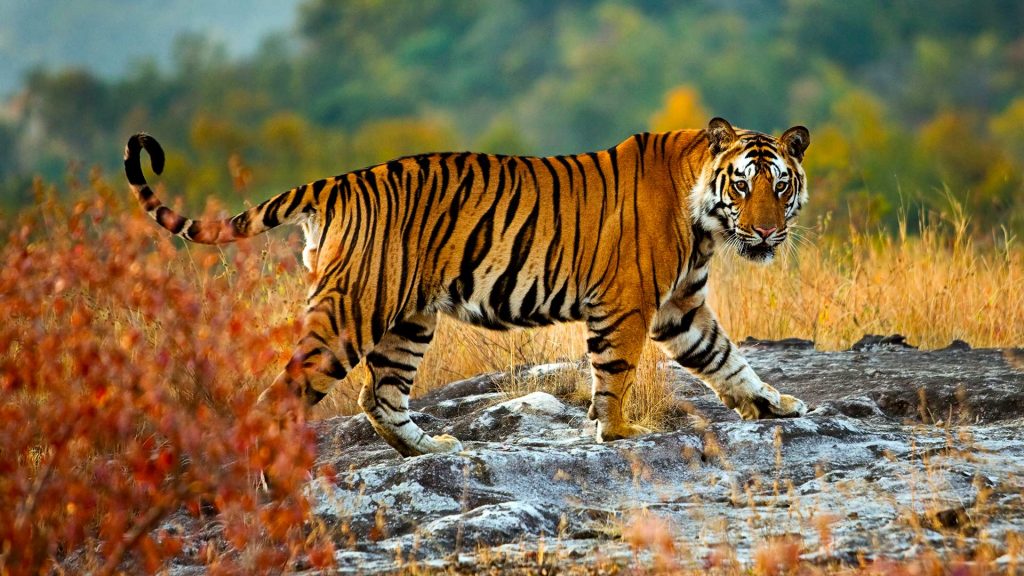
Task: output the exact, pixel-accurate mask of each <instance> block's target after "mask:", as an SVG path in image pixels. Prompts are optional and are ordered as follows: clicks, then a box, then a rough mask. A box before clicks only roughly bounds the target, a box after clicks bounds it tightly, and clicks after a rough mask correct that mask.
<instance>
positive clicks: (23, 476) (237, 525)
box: [0, 178, 333, 574]
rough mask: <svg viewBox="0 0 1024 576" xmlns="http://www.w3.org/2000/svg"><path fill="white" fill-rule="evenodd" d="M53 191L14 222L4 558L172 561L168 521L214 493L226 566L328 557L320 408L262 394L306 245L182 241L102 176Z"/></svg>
mask: <svg viewBox="0 0 1024 576" xmlns="http://www.w3.org/2000/svg"><path fill="white" fill-rule="evenodd" d="M53 196H54V195H53V193H52V191H47V190H44V189H43V187H42V185H39V184H37V198H38V200H37V202H36V205H35V207H34V208H32V209H30V210H27V211H25V212H24V213H23V214H21V215H20V216H19V218H18V221H16V222H10V221H9V222H6V223H4V224H3V225H2V227H4V228H7V230H8V233H7V234H8V236H7V240H6V243H5V244H3V245H2V246H0V255H2V268H0V319H2V321H0V573H2V574H17V573H25V574H29V573H39V572H45V571H50V570H53V569H61V568H64V569H70V570H71V571H76V572H77V571H85V570H87V571H89V572H96V573H109V572H112V571H115V570H117V569H119V568H120V569H125V567H126V566H127V567H129V568H130V571H139V570H145V571H148V572H153V571H155V570H157V569H159V568H160V567H161V566H162V565H164V564H165V562H166V561H167V560H168V559H169V558H170V557H172V556H175V555H176V554H179V553H180V551H181V548H182V541H181V539H180V536H173V535H170V534H168V533H165V532H162V531H161V530H159V527H160V525H161V522H162V521H164V520H166V519H167V518H168V516H169V515H170V514H172V513H176V512H178V511H180V510H182V509H185V510H188V511H189V512H190V513H192V514H197V515H198V514H200V513H201V512H202V511H203V510H206V511H209V510H210V509H211V505H212V507H213V508H214V509H215V510H216V511H217V514H219V517H218V519H217V520H218V522H220V523H222V524H223V526H224V530H223V534H225V535H226V536H229V537H226V538H225V542H224V543H223V544H222V545H221V549H220V550H216V551H215V552H216V553H215V554H211V555H209V556H207V558H208V559H211V560H212V561H213V562H215V563H216V564H217V566H218V567H220V568H224V569H227V571H241V572H254V571H265V570H268V569H280V568H284V567H286V566H287V565H288V563H290V562H296V561H300V560H301V561H303V562H307V561H311V562H315V563H316V564H317V565H324V564H325V563H329V561H330V559H331V558H333V554H331V553H330V550H331V548H330V543H329V542H326V541H321V540H320V539H318V538H315V537H309V533H308V528H307V527H304V524H305V523H306V522H307V521H308V520H309V516H310V514H309V510H308V504H307V503H306V501H305V500H304V499H303V498H302V497H301V494H300V489H301V486H302V485H303V483H304V482H305V481H306V480H307V478H308V475H309V472H310V469H311V467H312V464H313V458H314V439H313V437H312V435H311V433H310V432H309V431H308V428H307V427H306V426H305V416H304V413H303V411H302V409H301V407H300V406H299V405H298V402H297V401H290V400H287V399H286V400H284V401H283V402H282V403H278V404H276V405H274V406H269V405H268V406H262V405H261V406H257V405H256V403H255V401H256V397H257V395H258V392H259V388H260V387H261V386H262V385H264V384H266V383H269V382H270V381H271V380H272V379H273V377H274V374H275V372H276V371H277V370H278V369H279V368H280V367H281V366H283V365H284V361H285V360H286V359H287V356H288V354H289V353H290V350H291V346H292V344H293V343H294V341H295V340H296V339H297V328H296V327H294V326H293V325H294V324H295V322H294V321H293V320H291V319H290V317H289V316H287V315H284V314H282V312H281V309H282V308H287V312H289V313H293V312H295V311H296V310H298V302H296V300H298V298H297V297H296V296H295V295H293V294H292V293H291V292H289V293H285V294H284V295H282V292H281V286H282V285H290V286H296V287H297V286H298V284H300V282H295V281H293V282H289V281H288V280H289V279H288V278H287V277H286V278H285V279H280V278H274V276H276V275H281V274H285V275H291V276H295V274H297V271H296V264H295V263H296V258H295V254H294V252H293V250H291V249H289V248H288V247H287V246H286V245H283V244H281V243H279V244H278V245H274V244H272V243H271V241H270V240H266V241H262V242H261V241H253V242H248V243H243V244H240V245H238V246H236V247H232V248H231V249H230V250H228V251H220V252H217V251H214V250H213V249H208V248H203V249H179V248H178V247H177V246H178V244H177V243H178V241H176V240H174V239H172V238H170V237H169V235H168V234H167V233H166V232H164V231H163V230H161V229H160V228H159V227H157V226H155V225H154V224H153V223H152V222H150V221H149V220H148V219H147V218H146V217H145V215H144V214H143V212H142V211H141V210H139V209H138V207H137V206H135V205H134V204H133V203H131V202H128V199H129V197H128V195H127V193H126V192H122V191H116V190H113V189H111V188H109V187H108V186H106V185H105V184H104V183H103V182H102V181H100V180H99V179H98V178H94V179H93V182H92V185H91V187H90V188H89V189H86V190H84V193H83V194H80V196H81V197H82V198H83V199H82V200H80V201H78V202H76V203H74V204H73V205H70V203H61V202H59V201H56V200H54V199H53ZM291 279H292V280H295V278H291ZM292 292H294V291H292ZM260 470H266V471H267V472H268V474H269V476H270V477H271V478H272V479H273V482H272V486H271V491H270V493H269V494H264V493H261V492H260V491H259V490H258V489H257V488H256V485H257V482H256V480H257V478H258V476H259V472H260ZM261 563H263V564H261Z"/></svg>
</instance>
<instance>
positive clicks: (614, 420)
mask: <svg viewBox="0 0 1024 576" xmlns="http://www.w3.org/2000/svg"><path fill="white" fill-rule="evenodd" d="M587 328H588V334H589V338H587V349H588V351H589V352H590V365H591V371H592V378H593V388H592V390H591V401H590V410H589V412H588V413H587V416H588V417H589V418H590V419H591V420H596V421H597V433H596V440H597V441H598V442H610V441H612V440H619V439H622V438H632V437H635V436H640V435H643V434H649V433H650V432H651V431H650V430H649V429H647V428H645V427H643V426H640V425H638V424H633V423H631V422H629V420H628V419H627V418H626V413H625V407H626V402H627V400H628V399H629V395H630V392H631V391H632V388H633V384H634V382H635V381H636V365H637V362H638V361H639V359H640V352H641V351H642V349H643V344H644V339H645V337H646V336H645V331H646V324H645V323H644V321H643V319H642V316H641V315H640V314H637V313H634V312H616V313H611V314H608V315H606V316H602V317H600V318H591V319H590V320H588V321H587Z"/></svg>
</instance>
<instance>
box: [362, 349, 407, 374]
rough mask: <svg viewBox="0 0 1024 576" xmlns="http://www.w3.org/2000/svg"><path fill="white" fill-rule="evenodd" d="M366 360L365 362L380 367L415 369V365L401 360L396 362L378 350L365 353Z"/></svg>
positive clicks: (403, 369)
mask: <svg viewBox="0 0 1024 576" xmlns="http://www.w3.org/2000/svg"><path fill="white" fill-rule="evenodd" d="M366 362H367V364H371V365H373V366H377V367H380V368H392V369H394V370H402V371H404V372H415V371H416V367H415V366H412V365H410V364H403V363H402V362H397V361H395V360H392V359H391V358H388V357H387V356H385V355H383V354H381V353H379V352H370V353H369V354H367V355H366Z"/></svg>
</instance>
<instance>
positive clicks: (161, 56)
mask: <svg viewBox="0 0 1024 576" xmlns="http://www.w3.org/2000/svg"><path fill="white" fill-rule="evenodd" d="M298 4H299V0H211V1H207V2H204V1H201V0H159V1H158V0H74V1H68V0H31V1H28V2H26V1H25V0H0V98H2V97H4V96H6V95H9V94H10V93H12V92H13V91H15V90H16V89H17V88H18V86H19V85H20V84H21V81H22V77H23V75H24V74H25V72H27V71H28V70H30V69H32V68H33V67H37V66H44V67H45V68H47V69H50V70H54V69H58V68H62V67H70V66H75V67H83V68H88V69H89V70H91V71H93V72H96V73H97V74H99V75H101V76H105V77H113V76H119V75H122V74H123V73H124V72H125V70H126V69H128V68H129V67H130V66H131V65H132V63H133V62H138V61H140V60H144V59H149V58H152V59H153V60H155V61H156V62H158V63H161V64H166V63H167V62H168V60H169V59H170V58H171V54H172V50H171V47H172V46H173V44H174V39H175V38H176V37H178V36H179V35H181V34H182V33H200V34H204V35H206V36H209V37H210V38H212V39H213V40H214V41H216V42H218V43H221V44H223V45H224V47H225V48H226V49H227V51H228V53H229V54H230V55H235V56H237V55H241V54H246V53H249V52H251V51H253V49H255V48H256V47H257V46H258V45H259V42H260V40H261V39H262V38H263V37H265V36H266V35H267V34H268V33H272V32H279V31H286V30H289V29H291V28H293V27H294V22H295V17H296V6H297V5H298Z"/></svg>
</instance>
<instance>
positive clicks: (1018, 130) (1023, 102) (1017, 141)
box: [988, 97, 1024, 161]
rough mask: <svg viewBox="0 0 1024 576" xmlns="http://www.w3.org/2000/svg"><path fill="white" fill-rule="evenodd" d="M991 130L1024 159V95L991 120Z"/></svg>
mask: <svg viewBox="0 0 1024 576" xmlns="http://www.w3.org/2000/svg"><path fill="white" fill-rule="evenodd" d="M988 127H989V131H990V132H992V135H993V136H995V137H996V138H997V139H998V140H999V141H1000V142H1001V143H1002V144H1003V145H1004V146H1006V147H1007V148H1008V149H1010V150H1012V151H1014V152H1015V153H1016V154H1017V156H1018V158H1019V159H1020V160H1021V161H1024V97H1021V98H1016V99H1015V100H1014V101H1013V102H1010V105H1009V106H1007V107H1006V110H1005V111H1003V113H1002V114H1000V115H998V116H996V117H995V118H992V119H991V120H990V121H989V125H988Z"/></svg>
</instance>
